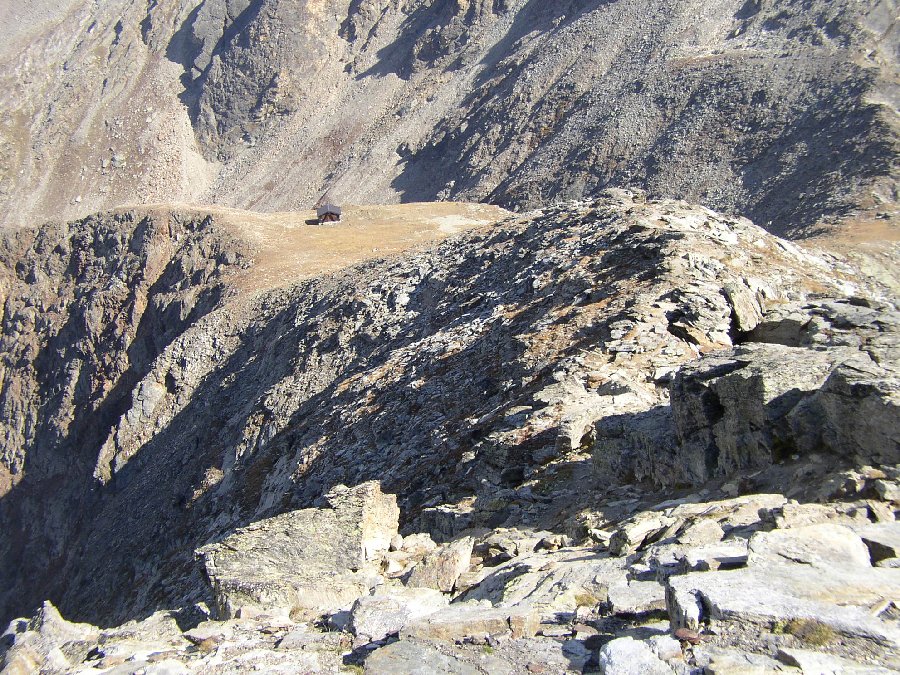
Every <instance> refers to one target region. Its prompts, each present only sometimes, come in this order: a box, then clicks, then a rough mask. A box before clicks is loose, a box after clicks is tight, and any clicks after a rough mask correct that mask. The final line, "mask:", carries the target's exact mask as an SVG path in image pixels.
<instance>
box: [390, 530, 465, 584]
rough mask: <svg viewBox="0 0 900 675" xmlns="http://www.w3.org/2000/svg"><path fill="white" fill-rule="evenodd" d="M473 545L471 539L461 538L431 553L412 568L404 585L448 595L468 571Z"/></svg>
mask: <svg viewBox="0 0 900 675" xmlns="http://www.w3.org/2000/svg"><path fill="white" fill-rule="evenodd" d="M473 544H474V540H473V539H472V537H463V538H462V539H458V540H457V541H454V542H452V543H450V544H446V545H444V546H442V547H440V548H439V549H436V550H434V551H432V552H431V553H429V554H427V555H426V556H425V558H424V559H423V560H422V562H420V563H419V564H418V565H416V566H415V567H414V568H413V570H412V573H411V574H410V575H409V579H408V580H407V582H406V584H407V585H408V586H420V587H425V588H433V589H436V590H439V591H443V592H444V593H450V592H451V591H453V589H454V587H455V586H456V581H457V579H459V577H460V575H461V574H463V573H464V572H465V571H466V570H468V569H469V564H470V562H471V559H472V546H473Z"/></svg>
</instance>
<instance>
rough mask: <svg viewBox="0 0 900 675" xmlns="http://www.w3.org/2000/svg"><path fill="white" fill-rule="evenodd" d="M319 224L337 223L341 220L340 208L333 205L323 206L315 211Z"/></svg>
mask: <svg viewBox="0 0 900 675" xmlns="http://www.w3.org/2000/svg"><path fill="white" fill-rule="evenodd" d="M316 216H318V218H319V223H337V222H340V220H341V207H340V206H336V205H334V204H323V205H322V206H320V207H319V208H317V209H316Z"/></svg>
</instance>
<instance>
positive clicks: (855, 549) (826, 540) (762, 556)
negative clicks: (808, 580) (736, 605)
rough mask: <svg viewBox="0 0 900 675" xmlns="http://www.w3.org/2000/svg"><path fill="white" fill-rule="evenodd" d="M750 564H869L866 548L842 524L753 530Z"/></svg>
mask: <svg viewBox="0 0 900 675" xmlns="http://www.w3.org/2000/svg"><path fill="white" fill-rule="evenodd" d="M749 549H750V554H749V561H748V563H749V564H750V565H758V566H764V565H766V564H767V563H800V564H803V565H812V566H813V567H828V568H833V569H838V570H842V569H846V568H848V567H857V568H861V569H866V568H869V567H871V566H872V561H871V559H870V556H869V549H868V548H867V547H866V545H865V544H864V543H863V540H862V539H861V538H860V537H859V535H857V534H855V533H854V531H853V530H851V529H850V528H849V527H847V526H845V525H832V524H830V523H824V524H820V525H807V526H805V527H794V528H791V529H789V530H773V531H771V532H757V533H756V534H754V535H753V537H751V539H750V545H749Z"/></svg>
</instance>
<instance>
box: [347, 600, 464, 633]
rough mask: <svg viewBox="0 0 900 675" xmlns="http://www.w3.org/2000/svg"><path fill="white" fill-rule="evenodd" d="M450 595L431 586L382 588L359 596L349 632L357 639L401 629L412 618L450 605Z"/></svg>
mask: <svg viewBox="0 0 900 675" xmlns="http://www.w3.org/2000/svg"><path fill="white" fill-rule="evenodd" d="M447 603H448V599H447V596H445V595H443V594H442V593H440V592H439V591H436V590H433V589H430V588H396V587H389V588H380V589H379V590H377V591H376V592H375V594H374V595H371V596H365V597H362V598H359V599H358V600H357V601H356V602H355V603H354V604H353V609H352V610H351V612H350V625H349V628H350V632H351V633H353V635H355V636H356V638H357V639H358V640H366V641H369V642H371V641H375V640H381V639H382V638H385V637H387V636H388V635H392V634H394V633H398V632H399V631H400V630H401V629H403V628H405V627H406V625H407V624H409V623H410V621H413V620H415V619H419V618H421V617H424V616H427V615H429V614H433V613H434V612H436V611H438V610H440V609H442V608H444V607H446V606H447Z"/></svg>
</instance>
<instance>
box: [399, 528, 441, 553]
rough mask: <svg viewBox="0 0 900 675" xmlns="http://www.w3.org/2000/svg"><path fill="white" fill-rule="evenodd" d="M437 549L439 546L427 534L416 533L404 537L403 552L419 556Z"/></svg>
mask: <svg viewBox="0 0 900 675" xmlns="http://www.w3.org/2000/svg"><path fill="white" fill-rule="evenodd" d="M436 548H437V544H435V543H434V541H433V540H432V539H431V536H430V535H429V534H428V533H427V532H416V533H415V534H408V535H406V536H405V537H403V546H402V548H401V550H403V551H405V552H406V553H410V554H411V555H414V556H418V555H424V554H426V553H429V552H431V551H433V550H434V549H436Z"/></svg>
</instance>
